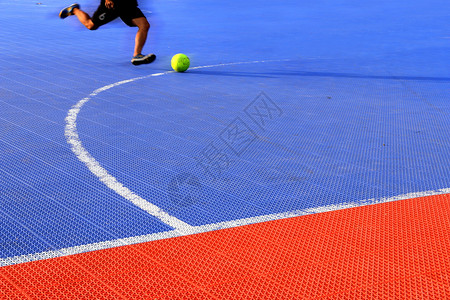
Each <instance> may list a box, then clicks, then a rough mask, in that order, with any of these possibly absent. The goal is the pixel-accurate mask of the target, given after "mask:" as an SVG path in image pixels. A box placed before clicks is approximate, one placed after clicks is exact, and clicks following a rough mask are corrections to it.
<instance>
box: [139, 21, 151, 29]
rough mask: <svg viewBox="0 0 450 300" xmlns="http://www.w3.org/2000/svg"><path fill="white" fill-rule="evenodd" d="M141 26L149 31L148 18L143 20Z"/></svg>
mask: <svg viewBox="0 0 450 300" xmlns="http://www.w3.org/2000/svg"><path fill="white" fill-rule="evenodd" d="M139 28H140V29H142V30H145V31H149V29H150V23H149V22H148V21H147V20H145V22H142V25H141V26H140V27H139Z"/></svg>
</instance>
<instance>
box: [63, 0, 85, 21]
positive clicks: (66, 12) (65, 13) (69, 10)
mask: <svg viewBox="0 0 450 300" xmlns="http://www.w3.org/2000/svg"><path fill="white" fill-rule="evenodd" d="M74 8H78V9H79V8H80V5H79V4H78V3H75V4H72V5H71V6H67V7H66V8H64V9H63V10H61V12H60V13H59V17H60V18H61V19H65V18H67V17H68V16H71V15H73V9H74Z"/></svg>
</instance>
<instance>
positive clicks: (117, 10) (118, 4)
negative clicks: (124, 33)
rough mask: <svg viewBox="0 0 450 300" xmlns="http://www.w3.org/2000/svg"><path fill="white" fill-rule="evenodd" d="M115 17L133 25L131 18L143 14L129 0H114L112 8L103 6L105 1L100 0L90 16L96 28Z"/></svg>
mask: <svg viewBox="0 0 450 300" xmlns="http://www.w3.org/2000/svg"><path fill="white" fill-rule="evenodd" d="M123 2H125V3H123ZM131 2H133V1H131ZM117 17H120V19H122V21H123V22H124V23H125V24H127V25H128V26H130V27H135V26H136V25H134V24H133V22H132V20H133V19H136V18H141V17H145V16H144V14H143V13H142V11H141V10H140V9H139V8H138V7H137V5H134V4H133V3H131V4H130V2H127V1H114V8H113V9H108V8H106V6H105V1H104V0H102V3H101V4H100V6H99V7H98V8H97V10H96V11H95V13H94V15H93V16H92V22H93V23H94V28H93V29H97V28H99V27H100V26H102V25H105V24H106V23H109V22H111V21H112V20H114V19H116V18H117Z"/></svg>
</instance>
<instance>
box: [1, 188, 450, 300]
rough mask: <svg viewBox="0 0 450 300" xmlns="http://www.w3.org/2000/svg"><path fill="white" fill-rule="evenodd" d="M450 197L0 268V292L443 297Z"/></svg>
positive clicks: (448, 270)
mask: <svg viewBox="0 0 450 300" xmlns="http://www.w3.org/2000/svg"><path fill="white" fill-rule="evenodd" d="M449 253H450V195H448V194H447V195H437V196H429V197H422V198H415V199H409V200H402V201H396V202H389V203H384V204H377V205H370V206H363V207H357V208H351V209H346V210H339V211H333V212H327V213H321V214H314V215H307V216H301V217H296V218H290V219H283V220H277V221H271V222H265V223H258V224H253V225H247V226H242V227H236V228H231V229H225V230H219V231H213V232H206V233H202V234H196V235H191V236H184V237H177V238H171V239H166V240H159V241H154V242H148V243H143V244H137V245H131V246H123V247H117V248H111V249H106V250H100V251H95V252H89V253H83V254H77V255H72V256H66V257H60V258H54V259H48V260H43V261H36V262H30V263H23V264H18V265H13V266H7V267H3V268H0V280H1V284H0V288H1V294H0V296H1V297H0V298H14V299H26V298H29V297H30V298H34V299H37V298H39V299H44V298H48V299H56V298H58V299H62V298H66V299H75V298H104V299H105V298H106V299H119V298H125V299H131V298H135V299H138V298H151V299H153V298H161V299H237V298H239V299H263V298H265V299H275V298H278V299H294V298H295V299H312V298H324V299H375V298H378V299H379V298H384V299H402V298H403V299H445V298H449V299H450V255H449Z"/></svg>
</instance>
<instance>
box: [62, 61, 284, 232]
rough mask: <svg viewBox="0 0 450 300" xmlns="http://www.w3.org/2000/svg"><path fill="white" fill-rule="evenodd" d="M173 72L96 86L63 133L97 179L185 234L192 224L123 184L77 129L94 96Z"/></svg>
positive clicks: (71, 112) (70, 115) (78, 105)
mask: <svg viewBox="0 0 450 300" xmlns="http://www.w3.org/2000/svg"><path fill="white" fill-rule="evenodd" d="M276 61H284V60H276ZM261 62H273V61H272V60H265V61H250V62H236V63H225V64H216V65H208V66H199V67H193V68H191V70H192V69H203V68H212V67H220V66H230V65H240V64H252V63H261ZM169 73H174V71H168V72H163V73H155V74H150V75H147V76H141V77H136V78H132V79H127V80H122V81H119V82H116V83H113V84H109V85H106V86H104V87H101V88H99V89H96V90H95V91H93V92H92V93H91V94H89V96H87V97H86V98H83V99H81V100H80V101H78V102H77V103H76V104H75V105H74V106H72V108H71V109H70V110H69V112H68V114H67V117H66V119H65V121H66V126H65V130H64V135H65V136H66V139H67V142H68V143H69V144H70V145H71V149H72V152H73V153H74V154H75V155H76V157H77V158H78V159H79V160H80V161H81V162H83V163H84V164H85V165H86V166H87V167H88V169H89V170H90V171H91V172H92V173H93V174H94V175H95V176H96V177H98V179H99V180H100V181H101V182H103V183H104V184H105V185H106V186H107V187H108V188H110V189H112V190H113V191H115V192H116V193H117V194H119V195H120V196H122V197H124V198H125V199H127V200H129V201H131V202H132V203H133V204H134V205H136V206H137V207H139V208H141V209H143V210H144V211H146V212H147V213H149V214H151V215H153V216H155V217H156V218H158V219H159V220H160V221H161V222H163V223H165V224H167V225H169V226H171V227H173V228H175V229H177V230H178V231H181V232H182V233H186V234H189V233H192V232H194V226H191V225H189V224H188V223H185V222H183V221H181V220H180V219H177V218H176V217H174V216H171V215H170V214H168V213H167V212H165V211H164V210H163V209H161V208H160V207H158V206H156V205H154V204H152V203H150V202H149V201H147V200H145V199H143V198H141V197H140V196H139V195H137V194H135V193H134V192H133V191H131V190H130V189H128V188H127V187H126V186H124V185H123V184H122V183H120V182H119V181H118V180H117V179H116V178H115V177H114V176H112V175H111V174H109V173H108V171H107V170H106V169H104V168H103V167H102V166H101V165H100V163H99V162H98V161H97V160H96V159H95V158H94V157H92V155H91V154H89V152H88V151H87V150H86V149H85V148H84V147H83V144H82V142H81V140H80V137H79V135H78V131H77V117H78V114H79V113H80V110H81V108H82V107H83V106H84V105H85V104H86V103H87V102H88V101H89V100H91V99H92V98H93V97H95V96H97V95H98V94H100V93H102V92H104V91H107V90H109V89H111V88H113V87H117V86H119V85H123V84H126V83H130V82H134V81H137V80H141V79H145V78H149V77H156V76H162V75H165V74H169Z"/></svg>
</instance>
